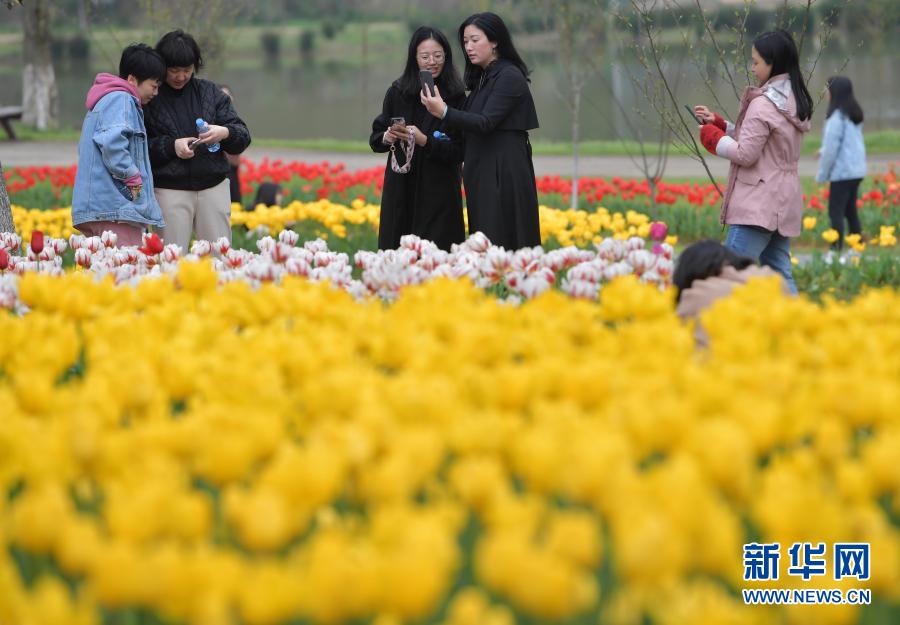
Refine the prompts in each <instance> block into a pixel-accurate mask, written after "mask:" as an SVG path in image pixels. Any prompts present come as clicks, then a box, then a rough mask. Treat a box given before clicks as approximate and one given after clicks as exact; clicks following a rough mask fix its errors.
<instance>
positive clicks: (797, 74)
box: [750, 28, 813, 121]
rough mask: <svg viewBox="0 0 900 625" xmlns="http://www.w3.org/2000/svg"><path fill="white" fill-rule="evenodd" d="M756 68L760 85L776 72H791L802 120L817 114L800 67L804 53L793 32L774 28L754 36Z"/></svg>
mask: <svg viewBox="0 0 900 625" xmlns="http://www.w3.org/2000/svg"><path fill="white" fill-rule="evenodd" d="M750 54H751V58H752V68H751V69H752V71H753V75H754V76H755V77H756V80H757V82H758V83H759V85H760V86H762V85H764V84H765V83H766V82H768V80H769V79H770V78H772V77H773V76H780V75H781V74H787V75H788V76H789V77H790V80H791V91H792V92H793V93H794V99H795V100H796V101H797V117H799V118H800V121H805V120H807V119H810V118H811V117H812V114H813V100H812V96H811V95H809V90H808V89H807V88H806V82H805V81H804V80H803V73H802V72H801V71H800V55H799V53H798V52H797V44H795V43H794V38H793V37H792V36H791V33H789V32H788V31H786V30H784V29H781V28H779V29H777V30H772V31H769V32H766V33H763V34H761V35H759V36H758V37H757V38H756V39H754V40H753V50H752V51H751V53H750Z"/></svg>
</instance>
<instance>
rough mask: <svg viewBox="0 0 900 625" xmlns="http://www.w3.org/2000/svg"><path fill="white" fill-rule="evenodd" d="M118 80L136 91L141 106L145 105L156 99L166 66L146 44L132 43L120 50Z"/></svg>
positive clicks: (164, 76) (164, 75) (157, 54)
mask: <svg viewBox="0 0 900 625" xmlns="http://www.w3.org/2000/svg"><path fill="white" fill-rule="evenodd" d="M119 78H121V79H122V80H127V81H128V82H129V83H130V84H131V85H132V86H133V87H134V88H135V89H137V92H138V94H139V95H140V97H141V104H147V103H148V102H149V101H150V100H152V99H153V98H155V97H156V93H157V91H158V90H159V85H160V83H161V82H162V81H163V80H165V78H166V64H165V62H164V61H163V59H162V57H161V56H160V55H159V53H158V52H157V51H156V50H154V49H153V48H151V47H150V46H148V45H147V44H146V43H133V44H131V45H130V46H128V47H127V48H125V49H124V50H122V57H121V58H120V59H119Z"/></svg>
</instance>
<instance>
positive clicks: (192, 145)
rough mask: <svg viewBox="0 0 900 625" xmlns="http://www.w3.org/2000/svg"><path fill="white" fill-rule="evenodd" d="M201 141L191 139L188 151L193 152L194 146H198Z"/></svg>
mask: <svg viewBox="0 0 900 625" xmlns="http://www.w3.org/2000/svg"><path fill="white" fill-rule="evenodd" d="M199 141H200V139H191V140H190V141H188V149H189V150H193V149H194V146H195V145H197V143H199Z"/></svg>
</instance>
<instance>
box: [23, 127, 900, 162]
mask: <svg viewBox="0 0 900 625" xmlns="http://www.w3.org/2000/svg"><path fill="white" fill-rule="evenodd" d="M16 132H17V134H18V135H19V137H20V138H21V139H22V140H23V141H78V137H79V131H78V130H75V129H65V130H54V131H47V132H38V131H36V130H34V129H31V128H26V127H24V126H22V125H20V124H19V125H17V126H16ZM253 143H254V145H256V146H260V147H269V148H289V149H296V150H316V151H319V152H344V153H347V154H362V153H368V152H369V151H370V148H369V144H368V143H366V142H365V141H351V140H344V139H328V138H315V139H266V138H264V137H254V138H253ZM820 145H821V137H819V136H809V137H807V138H806V139H805V140H804V142H803V150H802V152H803V154H804V155H806V156H810V155H813V154H815V153H816V151H817V150H818V149H819V147H820ZM532 146H533V148H534V153H535V154H536V155H538V156H569V155H570V154H571V153H572V144H571V143H566V142H552V141H534V142H533V143H532ZM646 147H647V149H648V150H649V151H650V152H651V153H653V152H655V151H656V147H655V146H654V145H651V144H647V146H646ZM580 149H581V155H582V156H628V155H629V154H633V155H637V154H639V153H640V152H639V150H640V146H639V144H638V143H637V142H636V141H583V142H582V143H581V144H580ZM866 151H867V152H868V153H869V154H900V130H878V131H875V132H867V133H866ZM670 154H673V155H674V154H681V155H687V154H688V151H687V150H685V149H683V148H680V147H675V146H673V148H672V150H671V152H670Z"/></svg>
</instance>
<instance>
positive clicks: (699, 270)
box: [672, 239, 755, 301]
mask: <svg viewBox="0 0 900 625" xmlns="http://www.w3.org/2000/svg"><path fill="white" fill-rule="evenodd" d="M753 264H755V263H754V261H753V259H752V258H747V257H746V256H739V255H737V254H735V253H734V252H732V251H731V250H729V249H728V248H727V247H725V246H724V245H722V244H721V243H719V242H718V241H713V240H711V239H706V240H704V241H697V242H696V243H693V244H691V245H688V246H687V247H686V248H684V251H683V252H682V253H681V255H680V256H679V257H678V263H677V264H676V265H675V273H673V274H672V282H673V284H674V285H675V288H676V289H677V290H678V294H677V297H676V300H675V301H680V300H681V293H682V292H683V291H684V290H685V289H689V288H691V284H693V283H694V280H705V279H706V278H711V277H713V276H717V275H719V274H720V273H722V267H724V266H725V265H731V266H732V267H734V268H735V269H745V268H747V267H749V266H750V265H753Z"/></svg>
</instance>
